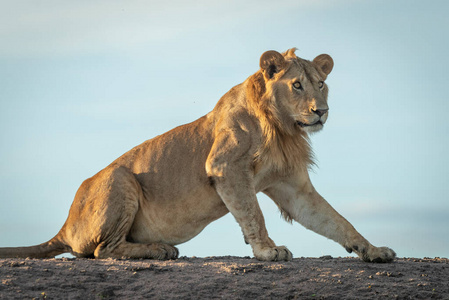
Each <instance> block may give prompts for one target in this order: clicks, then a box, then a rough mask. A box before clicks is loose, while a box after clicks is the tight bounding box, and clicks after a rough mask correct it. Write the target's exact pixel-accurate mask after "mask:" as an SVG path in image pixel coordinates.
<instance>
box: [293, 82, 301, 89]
mask: <svg viewBox="0 0 449 300" xmlns="http://www.w3.org/2000/svg"><path fill="white" fill-rule="evenodd" d="M293 87H294V88H295V89H297V90H301V89H302V85H301V82H299V81H296V82H295V83H293Z"/></svg>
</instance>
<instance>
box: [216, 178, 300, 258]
mask: <svg viewBox="0 0 449 300" xmlns="http://www.w3.org/2000/svg"><path fill="white" fill-rule="evenodd" d="M248 181H249V180H248V178H243V177H240V176H239V174H238V173H235V175H234V176H233V178H232V179H231V178H227V179H224V178H217V179H216V181H215V186H216V190H217V192H218V194H219V195H220V196H221V198H222V200H223V202H224V203H225V205H226V207H227V208H228V210H229V211H230V212H231V213H232V215H233V216H234V218H235V219H236V220H237V222H238V223H239V225H240V227H241V228H242V232H243V235H244V237H245V241H246V242H247V243H249V244H250V245H251V247H252V249H253V253H254V256H255V257H256V258H257V259H259V260H264V261H278V260H291V259H292V253H291V252H290V251H289V250H288V249H287V248H286V247H284V246H276V244H275V243H274V242H273V240H272V239H271V238H270V237H269V236H268V232H267V229H266V226H265V220H264V217H263V215H262V211H261V209H260V207H259V204H258V202H257V198H256V193H255V191H254V187H253V186H252V184H251V183H250V182H248Z"/></svg>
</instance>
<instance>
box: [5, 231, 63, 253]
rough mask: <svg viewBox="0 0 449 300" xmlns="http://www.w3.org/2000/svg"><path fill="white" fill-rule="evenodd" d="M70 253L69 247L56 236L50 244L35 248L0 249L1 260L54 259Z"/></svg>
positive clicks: (46, 243)
mask: <svg viewBox="0 0 449 300" xmlns="http://www.w3.org/2000/svg"><path fill="white" fill-rule="evenodd" d="M68 251H70V250H69V249H68V247H67V246H66V245H65V244H64V243H63V242H62V241H60V240H59V237H58V236H55V237H54V238H52V239H51V240H49V241H48V242H45V243H42V244H39V245H35V246H29V247H4V248H0V258H53V257H55V256H56V255H59V254H62V253H65V252H68Z"/></svg>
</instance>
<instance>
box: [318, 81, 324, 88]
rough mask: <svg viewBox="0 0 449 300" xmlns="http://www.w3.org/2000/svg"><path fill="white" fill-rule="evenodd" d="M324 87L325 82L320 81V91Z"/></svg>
mask: <svg viewBox="0 0 449 300" xmlns="http://www.w3.org/2000/svg"><path fill="white" fill-rule="evenodd" d="M323 86H324V82H323V81H319V82H318V87H319V88H320V89H322V88H323Z"/></svg>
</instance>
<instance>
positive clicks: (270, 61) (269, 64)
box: [260, 50, 286, 79]
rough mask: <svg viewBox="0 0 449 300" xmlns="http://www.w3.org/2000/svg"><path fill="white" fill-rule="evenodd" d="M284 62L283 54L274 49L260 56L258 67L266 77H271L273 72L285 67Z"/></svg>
mask: <svg viewBox="0 0 449 300" xmlns="http://www.w3.org/2000/svg"><path fill="white" fill-rule="evenodd" d="M285 64H286V63H285V59H284V56H282V54H280V53H279V52H277V51H274V50H270V51H267V52H265V53H264V54H262V56H261V57H260V68H261V69H262V70H263V71H264V76H265V77H266V78H267V79H271V78H273V76H274V74H275V73H278V72H279V71H281V70H282V69H283V68H285Z"/></svg>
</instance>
